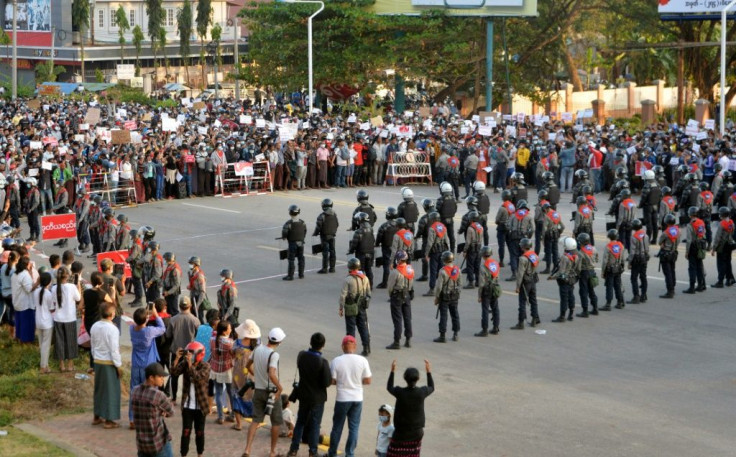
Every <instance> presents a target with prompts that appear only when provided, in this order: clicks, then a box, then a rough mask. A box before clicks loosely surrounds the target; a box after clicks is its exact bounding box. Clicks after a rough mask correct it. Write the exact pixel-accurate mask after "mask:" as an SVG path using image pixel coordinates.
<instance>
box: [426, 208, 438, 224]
mask: <svg viewBox="0 0 736 457" xmlns="http://www.w3.org/2000/svg"><path fill="white" fill-rule="evenodd" d="M439 220H440V213H438V212H437V211H432V212H431V213H429V214H428V215H427V221H429V223H430V224H434V223H435V222H439Z"/></svg>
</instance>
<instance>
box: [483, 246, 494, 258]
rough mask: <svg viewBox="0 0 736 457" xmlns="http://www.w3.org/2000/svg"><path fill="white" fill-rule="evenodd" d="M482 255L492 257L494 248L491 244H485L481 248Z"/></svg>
mask: <svg viewBox="0 0 736 457" xmlns="http://www.w3.org/2000/svg"><path fill="white" fill-rule="evenodd" d="M480 255H481V256H482V257H490V256H492V255H493V248H492V247H490V246H483V247H482V248H480Z"/></svg>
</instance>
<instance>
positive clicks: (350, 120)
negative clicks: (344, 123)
mask: <svg viewBox="0 0 736 457" xmlns="http://www.w3.org/2000/svg"><path fill="white" fill-rule="evenodd" d="M357 121H358V118H357V117H356V116H355V114H351V115H350V116H348V123H349V124H355V123H356V122H357Z"/></svg>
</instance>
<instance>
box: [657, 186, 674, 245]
mask: <svg viewBox="0 0 736 457" xmlns="http://www.w3.org/2000/svg"><path fill="white" fill-rule="evenodd" d="M676 208H677V201H676V200H675V197H673V196H672V195H665V196H664V197H662V200H661V201H660V202H659V226H660V227H661V228H662V230H664V229H666V228H667V225H666V224H665V223H664V218H665V217H666V216H667V215H668V214H674V215H675V216H676ZM652 239H654V238H652Z"/></svg>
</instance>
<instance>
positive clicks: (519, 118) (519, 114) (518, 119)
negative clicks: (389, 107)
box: [516, 113, 525, 123]
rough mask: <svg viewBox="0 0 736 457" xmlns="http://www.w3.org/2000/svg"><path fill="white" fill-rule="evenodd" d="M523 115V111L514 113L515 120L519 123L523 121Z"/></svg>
mask: <svg viewBox="0 0 736 457" xmlns="http://www.w3.org/2000/svg"><path fill="white" fill-rule="evenodd" d="M524 117H525V116H524V113H518V114H517V115H516V122H519V123H521V122H524Z"/></svg>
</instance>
